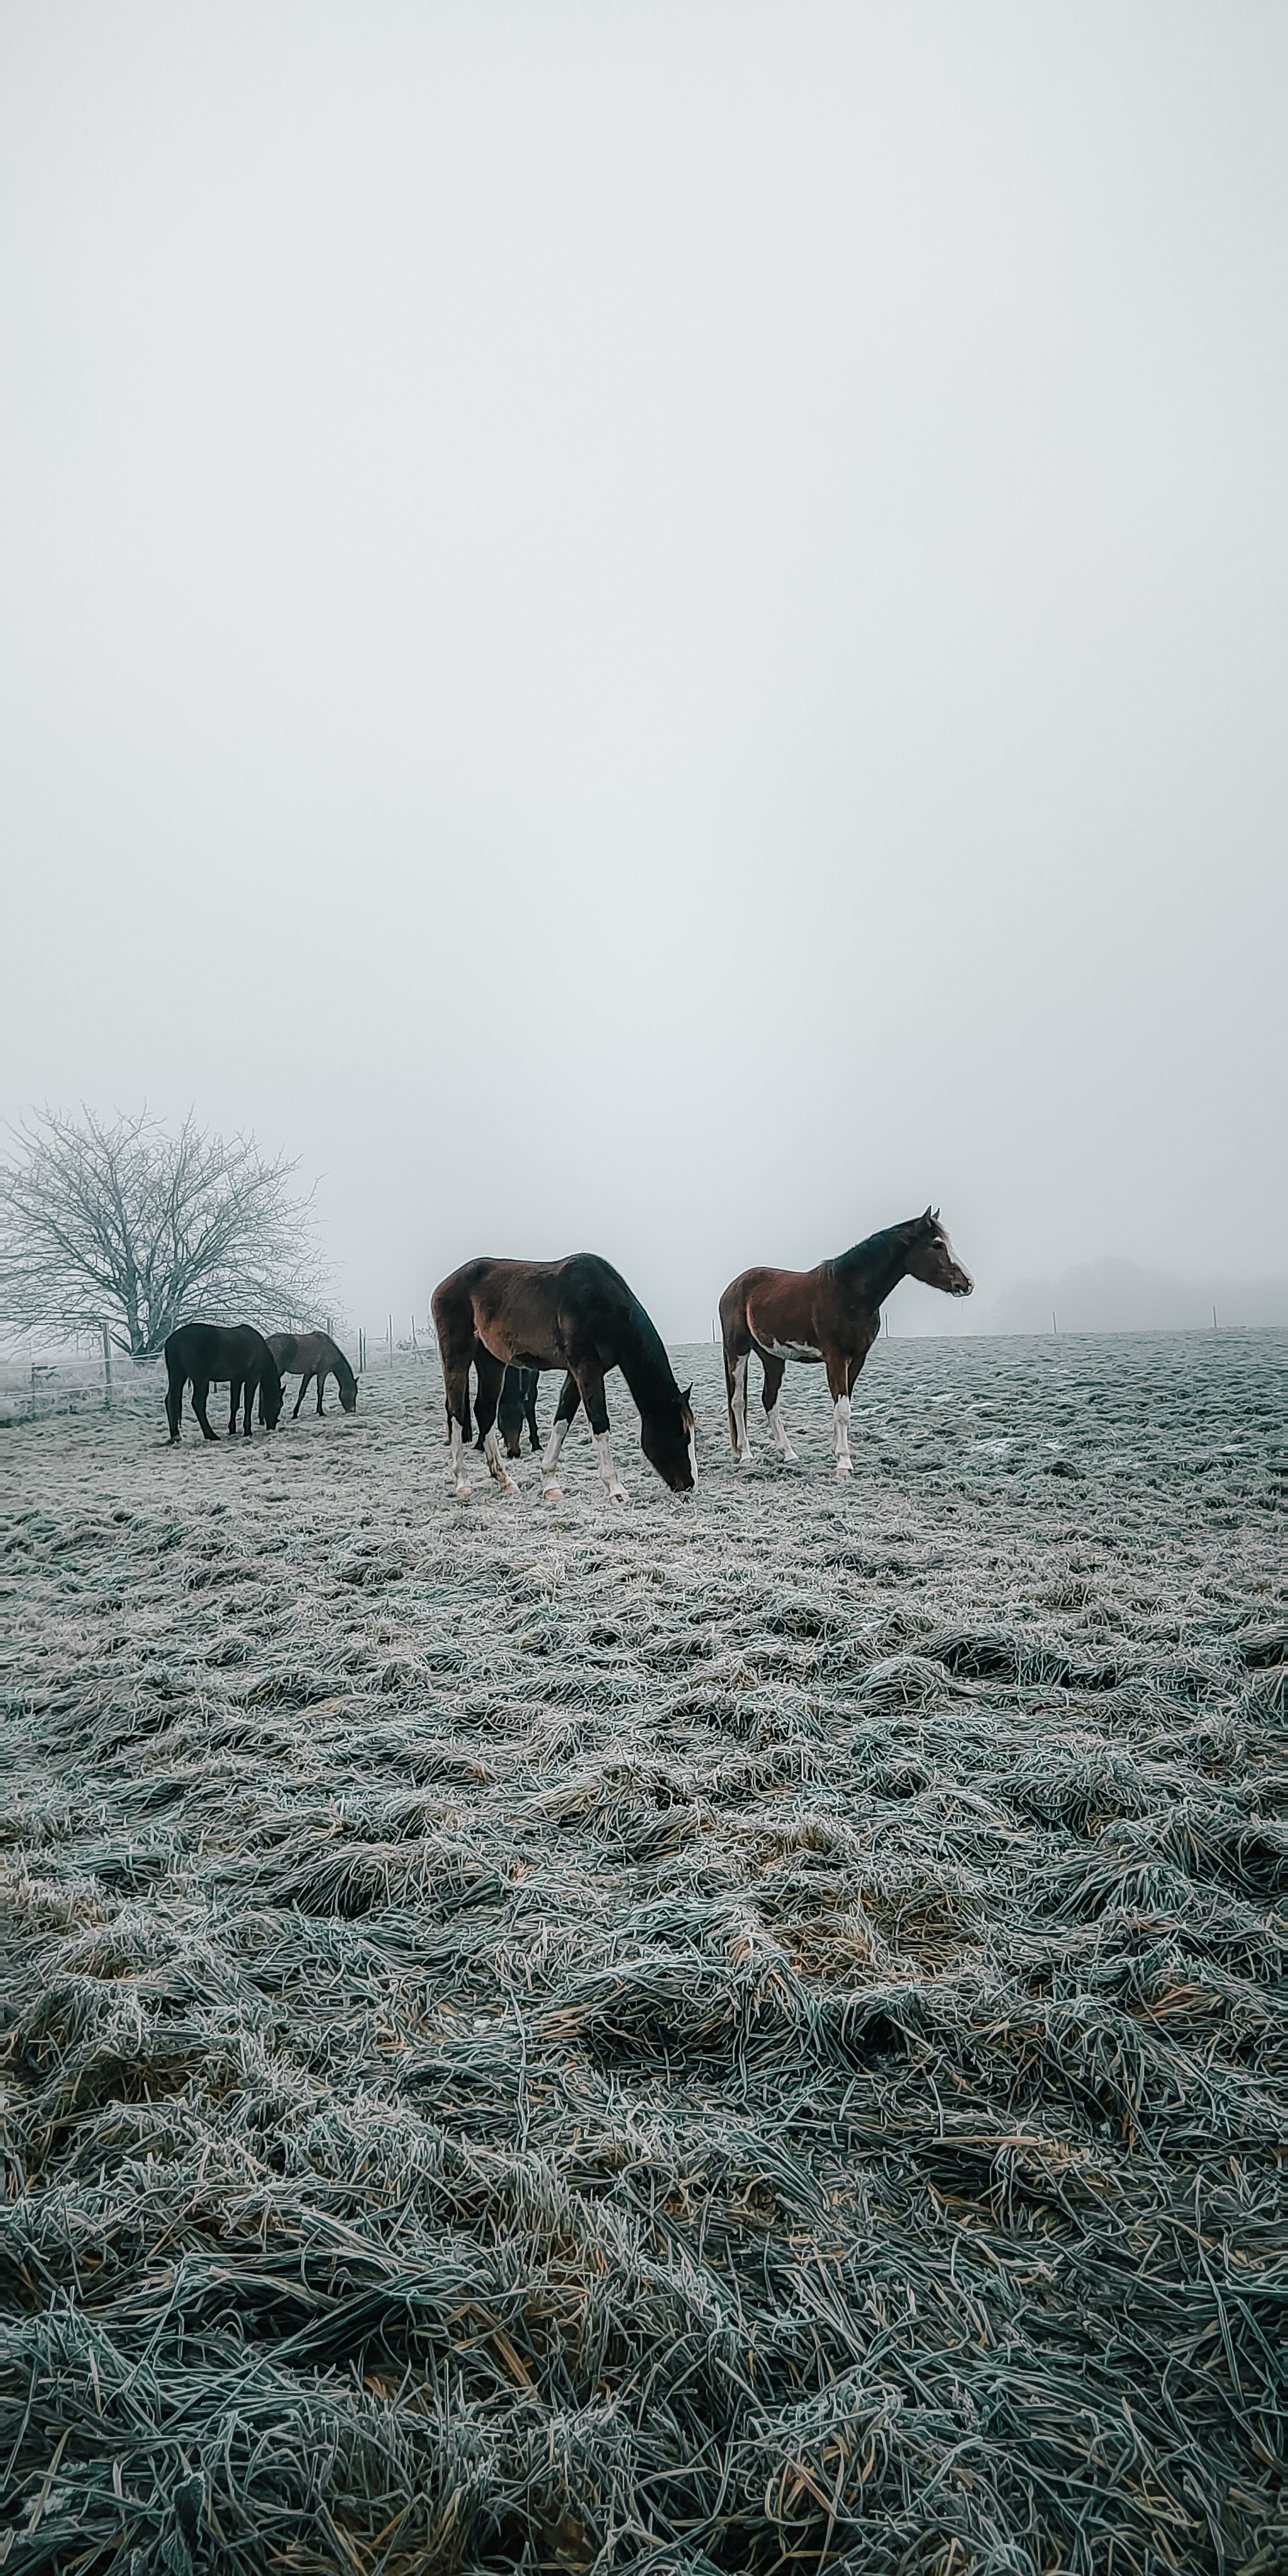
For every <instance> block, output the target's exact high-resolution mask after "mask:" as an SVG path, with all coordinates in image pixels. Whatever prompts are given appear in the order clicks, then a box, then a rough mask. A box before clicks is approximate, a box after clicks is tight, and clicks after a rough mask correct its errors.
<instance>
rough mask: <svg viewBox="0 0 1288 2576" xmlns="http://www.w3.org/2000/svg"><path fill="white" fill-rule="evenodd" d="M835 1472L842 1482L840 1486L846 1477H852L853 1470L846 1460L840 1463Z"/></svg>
mask: <svg viewBox="0 0 1288 2576" xmlns="http://www.w3.org/2000/svg"><path fill="white" fill-rule="evenodd" d="M836 1472H837V1475H838V1476H839V1477H840V1479H841V1482H842V1484H843V1483H844V1482H845V1479H846V1477H847V1476H850V1475H853V1473H854V1470H853V1468H852V1467H851V1466H850V1464H849V1461H848V1460H845V1461H843V1462H842V1464H841V1465H840V1466H839V1467H838V1468H837V1471H836Z"/></svg>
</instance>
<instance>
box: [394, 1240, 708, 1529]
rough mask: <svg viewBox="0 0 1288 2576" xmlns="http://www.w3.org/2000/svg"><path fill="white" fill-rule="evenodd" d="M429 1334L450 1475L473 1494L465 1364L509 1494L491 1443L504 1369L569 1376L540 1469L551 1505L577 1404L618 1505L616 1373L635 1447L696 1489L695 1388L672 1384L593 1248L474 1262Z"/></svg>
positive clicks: (652, 1338)
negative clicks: (613, 1425)
mask: <svg viewBox="0 0 1288 2576" xmlns="http://www.w3.org/2000/svg"><path fill="white" fill-rule="evenodd" d="M432 1311H433V1317H434V1329H435V1331H436V1333H437V1334H438V1347H439V1350H440V1352H441V1353H442V1360H443V1383H444V1386H445V1388H446V1391H447V1422H448V1436H449V1438H450V1440H451V1444H452V1474H453V1479H454V1482H455V1487H456V1491H457V1493H458V1494H468V1492H469V1485H468V1482H467V1481H466V1475H465V1464H464V1458H463V1455H462V1442H463V1441H465V1440H468V1439H469V1436H470V1396H469V1385H470V1367H471V1364H472V1365H473V1367H474V1368H475V1370H476V1371H477V1374H478V1417H479V1427H480V1429H481V1431H482V1432H483V1452H484V1456H485V1457H486V1459H487V1463H488V1468H489V1470H490V1472H491V1474H492V1475H493V1476H494V1477H495V1479H496V1482H497V1483H498V1485H500V1486H501V1487H502V1488H503V1489H504V1491H505V1492H506V1493H514V1492H516V1491H517V1488H516V1486H515V1485H514V1483H513V1482H512V1480H511V1478H510V1477H509V1476H508V1475H507V1474H506V1471H505V1464H504V1461H503V1459H502V1457H501V1450H500V1443H499V1441H498V1439H497V1436H496V1427H495V1426H496V1410H497V1402H498V1399H499V1397H500V1393H501V1386H502V1382H503V1380H504V1376H505V1372H506V1370H507V1368H525V1369H549V1368H558V1369H566V1370H567V1372H568V1374H567V1378H566V1380H565V1384H564V1390H563V1393H562V1395H561V1396H560V1398H559V1408H558V1411H557V1413H556V1415H555V1422H554V1429H553V1431H552V1432H551V1435H550V1445H549V1447H548V1449H547V1451H546V1454H545V1457H544V1459H543V1461H542V1483H543V1488H544V1492H545V1498H546V1500H547V1502H555V1501H557V1500H558V1496H559V1486H558V1483H557V1481H556V1476H555V1469H556V1467H557V1465H558V1461H559V1452H560V1450H561V1448H562V1447H563V1443H564V1439H565V1436H566V1434H567V1430H568V1425H569V1423H570V1422H572V1421H573V1420H574V1418H575V1416H576V1413H577V1408H578V1406H579V1405H581V1404H584V1405H585V1407H586V1418H587V1420H588V1421H589V1424H590V1427H591V1430H592V1431H593V1433H594V1435H595V1446H596V1448H597V1449H598V1451H599V1466H600V1473H601V1475H602V1476H603V1479H604V1483H605V1486H606V1487H607V1490H608V1496H609V1500H610V1501H611V1502H615V1503H619V1502H624V1501H625V1499H626V1496H625V1489H624V1487H623V1485H622V1483H621V1479H620V1477H619V1476H618V1473H617V1469H616V1467H615V1466H614V1464H613V1452H612V1447H611V1444H610V1441H609V1436H608V1407H607V1405H606V1403H605V1401H604V1378H605V1375H606V1373H607V1371H608V1370H609V1369H614V1368H619V1369H620V1370H621V1372H622V1375H623V1377H624V1378H625V1380H626V1383H627V1385H628V1387H629V1388H630V1391H631V1394H632V1396H633V1397H634V1399H635V1402H636V1404H637V1405H638V1407H639V1414H640V1447H641V1448H642V1450H643V1452H644V1455H645V1457H646V1458H647V1459H648V1461H649V1463H650V1465H651V1466H653V1467H655V1468H656V1469H657V1472H658V1474H659V1476H660V1477H661V1478H662V1481H663V1483H664V1484H667V1485H669V1486H670V1487H671V1490H672V1492H673V1493H676V1494H687V1493H690V1492H691V1491H692V1489H693V1486H694V1483H695V1481H696V1467H695V1460H694V1447H693V1412H692V1408H691V1406H690V1403H689V1396H690V1393H691V1391H692V1390H691V1389H690V1388H688V1387H685V1388H683V1389H681V1388H680V1387H678V1386H677V1385H676V1383H675V1379H674V1376H673V1375H672V1371H671V1363H670V1361H669V1360H668V1358H667V1356H666V1352H665V1351H664V1349H663V1347H662V1342H661V1337H660V1335H659V1334H658V1332H657V1329H656V1326H655V1325H654V1324H653V1323H651V1322H650V1320H649V1317H648V1316H647V1315H646V1314H645V1312H644V1309H643V1307H642V1306H641V1304H640V1301H639V1299H638V1297H636V1296H635V1295H633V1293H632V1291H631V1290H630V1289H629V1288H628V1287H627V1285H626V1281H625V1280H624V1279H623V1278H622V1277H621V1274H620V1272H618V1271H616V1270H614V1269H613V1268H612V1266H611V1264H610V1263H609V1262H607V1261H603V1260H601V1258H600V1256H599V1254H598V1253H597V1252H574V1253H570V1254H569V1256H568V1258H567V1259H566V1260H564V1261H488V1260H480V1261H467V1262H466V1263H465V1266H464V1268H463V1269H461V1270H454V1271H453V1272H452V1275H451V1277H450V1279H444V1280H441V1281H440V1283H439V1285H438V1287H437V1288H436V1289H435V1290H434V1295H433V1299H432Z"/></svg>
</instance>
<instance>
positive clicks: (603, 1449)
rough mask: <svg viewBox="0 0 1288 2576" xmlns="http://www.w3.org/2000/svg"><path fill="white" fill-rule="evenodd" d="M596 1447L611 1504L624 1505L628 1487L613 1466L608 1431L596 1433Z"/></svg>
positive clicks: (611, 1447)
mask: <svg viewBox="0 0 1288 2576" xmlns="http://www.w3.org/2000/svg"><path fill="white" fill-rule="evenodd" d="M595 1447H596V1448H597V1450H598V1451H599V1472H600V1475H601V1476H602V1477H603V1479H604V1483H605V1485H606V1486H607V1488H608V1499H609V1501H610V1503H624V1502H625V1500H626V1487H625V1486H624V1484H623V1483H622V1480H621V1477H620V1476H619V1475H618V1473H617V1469H616V1468H615V1466H614V1465H613V1444H612V1441H611V1439H610V1438H609V1435H608V1433H607V1432H606V1431H597V1432H596V1433H595Z"/></svg>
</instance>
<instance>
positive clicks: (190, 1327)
mask: <svg viewBox="0 0 1288 2576" xmlns="http://www.w3.org/2000/svg"><path fill="white" fill-rule="evenodd" d="M165 1364H166V1370H167V1373H168V1375H169V1377H170V1378H171V1380H174V1379H175V1378H179V1379H180V1380H183V1379H185V1378H195V1379H202V1378H204V1379H205V1380H206V1381H207V1383H209V1384H211V1385H216V1386H218V1385H229V1384H231V1382H232V1380H233V1378H235V1377H237V1378H247V1377H249V1378H252V1379H256V1380H257V1379H258V1378H259V1377H260V1375H261V1374H262V1372H263V1371H264V1370H265V1369H272V1368H273V1367H274V1365H275V1363H274V1359H273V1354H272V1352H271V1351H270V1349H269V1346H268V1344H267V1342H266V1341H265V1339H264V1336H263V1334H262V1333H259V1332H257V1331H256V1329H255V1326H254V1325H253V1324H180V1326H179V1328H178V1330H177V1331H176V1332H173V1333H170V1334H168V1335H167V1337H166V1344H165Z"/></svg>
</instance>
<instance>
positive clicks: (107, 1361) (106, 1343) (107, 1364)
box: [103, 1324, 112, 1413]
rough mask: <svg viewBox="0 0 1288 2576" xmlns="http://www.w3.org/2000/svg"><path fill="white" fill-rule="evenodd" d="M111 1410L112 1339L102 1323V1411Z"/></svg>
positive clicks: (108, 1411)
mask: <svg viewBox="0 0 1288 2576" xmlns="http://www.w3.org/2000/svg"><path fill="white" fill-rule="evenodd" d="M111 1410H112V1340H111V1335H110V1334H109V1332H108V1329H107V1326H106V1324H104V1326H103V1411H104V1412H105V1413H110V1412H111Z"/></svg>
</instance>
